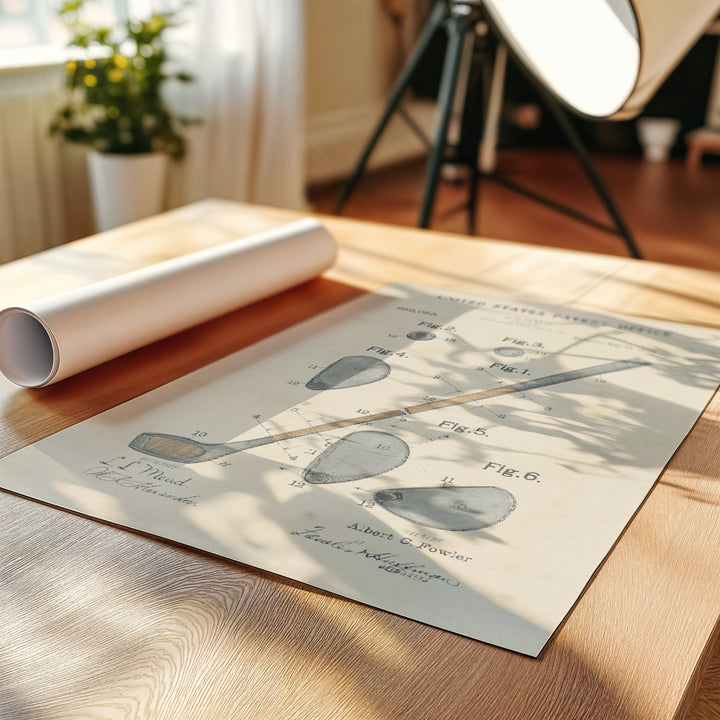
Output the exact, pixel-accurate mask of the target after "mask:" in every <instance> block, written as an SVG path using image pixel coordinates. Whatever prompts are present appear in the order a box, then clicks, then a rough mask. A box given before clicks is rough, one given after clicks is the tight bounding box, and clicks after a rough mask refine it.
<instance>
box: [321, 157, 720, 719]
mask: <svg viewBox="0 0 720 720" xmlns="http://www.w3.org/2000/svg"><path fill="white" fill-rule="evenodd" d="M593 159H594V162H595V164H596V167H597V170H598V172H599V173H600V175H601V177H602V178H603V180H604V181H605V184H606V185H607V187H608V189H609V190H610V193H611V194H612V196H613V198H614V200H615V203H616V205H617V206H618V208H619V210H620V212H621V214H622V216H623V218H624V220H625V222H626V223H627V225H628V226H629V228H630V230H631V232H632V234H633V236H634V238H635V241H636V243H637V245H638V247H639V248H640V251H641V253H642V255H643V257H644V258H645V259H647V260H652V261H656V262H664V263H670V264H674V265H685V266H689V267H697V268H703V269H706V270H714V271H720V163H718V162H705V164H703V165H702V166H701V168H700V169H699V171H698V172H695V173H693V172H690V171H688V169H687V168H686V167H685V163H684V161H683V160H682V159H680V158H673V159H671V160H670V161H669V162H667V163H648V162H644V161H643V160H642V159H640V158H636V157H629V156H621V155H603V156H596V157H594V158H593ZM498 170H499V171H500V172H501V173H502V174H504V175H506V176H507V177H509V178H511V179H512V180H513V181H515V182H517V183H519V184H522V185H524V186H526V187H528V188H531V189H532V190H534V191H536V192H540V193H542V194H544V195H548V196H550V197H552V198H554V199H556V200H558V201H560V202H562V203H563V204H566V205H569V206H570V207H573V208H575V209H576V210H579V211H581V212H583V213H586V214H589V215H591V216H593V217H595V218H597V219H598V220H600V221H601V222H607V216H606V215H605V214H604V210H603V207H602V205H601V203H600V201H599V200H598V198H597V196H596V194H595V192H594V190H593V189H592V187H591V186H590V184H589V182H588V181H587V179H586V178H585V176H584V175H583V173H582V171H581V169H580V167H579V165H578V164H577V161H576V160H575V158H574V157H573V156H572V154H571V153H569V152H567V151H564V150H544V149H543V150H529V149H523V150H501V151H500V153H499V164H498ZM424 172H425V161H424V160H417V161H412V162H408V163H404V164H402V165H398V166H395V167H392V168H388V169H384V170H379V171H375V172H373V173H368V174H366V175H365V176H364V177H363V178H362V180H361V182H360V184H359V185H358V187H357V189H356V190H355V192H354V193H353V195H352V196H351V197H350V199H349V201H348V202H347V204H346V206H345V208H344V210H343V213H342V214H343V216H345V217H350V218H356V219H360V220H369V221H376V222H383V223H389V224H393V225H405V226H410V227H414V226H416V225H417V218H418V209H419V206H420V202H421V198H422V191H423V185H424ZM340 186H341V183H328V184H326V185H323V186H318V187H312V188H310V192H309V198H310V202H311V205H312V209H313V210H314V211H315V212H321V213H329V214H332V213H333V212H334V207H335V203H336V202H337V198H338V194H339V190H340ZM466 202H467V187H466V184H464V183H456V184H454V183H452V182H447V181H444V182H442V183H441V184H440V187H439V189H438V193H437V196H436V205H435V213H434V215H433V222H432V228H433V229H435V230H443V231H447V232H458V233H465V232H467V220H466V215H465V213H464V211H463V210H461V209H458V208H459V207H460V206H461V205H462V204H464V203H466ZM476 234H477V235H484V236H486V237H493V238H498V239H502V240H510V241H517V242H525V243H532V244H538V245H546V246H551V247H559V248H569V249H574V250H582V251H586V252H594V253H604V254H608V255H625V254H627V251H626V248H625V245H624V244H623V241H622V240H621V239H620V238H619V237H618V236H616V235H613V234H609V233H606V232H604V231H601V230H597V229H595V228H592V227H590V226H588V225H585V224H583V223H579V222H577V221H576V220H574V219H572V218H569V217H567V216H565V215H562V214H560V213H557V212H556V211H554V210H551V209H549V208H547V207H544V206H542V205H540V204H537V203H535V202H534V201H532V200H529V199H526V198H524V197H522V196H520V195H518V194H517V193H514V192H512V191H510V190H508V189H506V188H503V187H502V186H499V185H497V184H496V183H494V182H489V181H484V182H482V184H481V188H480V194H479V203H478V225H477V232H476ZM718 301H719V302H720V288H719V289H718ZM687 720H720V640H718V642H716V644H715V647H714V651H713V652H712V655H711V658H710V660H709V664H708V667H707V670H706V672H705V674H704V676H703V677H702V678H699V686H698V688H697V692H696V694H695V699H694V702H693V704H692V707H691V709H690V712H689V714H688V715H687Z"/></svg>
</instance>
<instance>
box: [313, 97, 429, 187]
mask: <svg viewBox="0 0 720 720" xmlns="http://www.w3.org/2000/svg"><path fill="white" fill-rule="evenodd" d="M403 109H404V110H405V111H406V112H407V113H408V114H409V115H410V116H411V117H412V118H413V120H414V121H415V122H416V123H417V124H418V126H419V127H420V128H422V130H423V132H424V133H425V134H426V135H427V136H428V137H432V135H433V132H434V128H435V115H436V105H435V103H434V102H433V101H426V100H409V101H407V102H405V103H403ZM383 110H384V105H383V104H382V103H372V104H367V105H361V106H357V107H352V108H343V109H342V110H335V111H332V112H328V113H323V114H322V115H316V116H314V117H309V118H308V119H307V120H306V160H307V181H308V183H309V184H317V183H323V182H328V181H332V180H337V179H341V178H344V177H347V175H349V174H350V173H351V172H352V171H353V170H354V168H355V166H356V164H357V162H358V159H359V157H360V153H361V152H362V151H363V149H364V148H365V145H366V144H367V142H368V139H369V138H370V136H371V134H372V133H373V131H374V130H375V126H376V124H377V122H378V120H379V119H380V117H381V115H382V113H383ZM426 152H427V148H426V146H425V144H424V143H423V142H422V141H421V140H420V138H418V137H417V135H416V134H415V133H414V132H413V131H412V130H411V129H410V127H408V125H407V123H406V122H405V121H404V120H403V119H402V118H401V117H400V116H399V115H398V114H397V113H396V114H395V115H394V116H393V118H392V119H391V120H390V122H389V123H388V126H387V128H386V129H385V132H384V133H383V135H382V137H381V138H380V141H379V142H378V144H377V146H376V147H375V150H374V151H373V153H372V155H371V156H370V160H369V162H368V169H375V168H379V167H386V166H388V165H392V164H395V163H398V162H402V161H405V160H410V159H412V158H415V157H422V155H424V154H425V153H426Z"/></svg>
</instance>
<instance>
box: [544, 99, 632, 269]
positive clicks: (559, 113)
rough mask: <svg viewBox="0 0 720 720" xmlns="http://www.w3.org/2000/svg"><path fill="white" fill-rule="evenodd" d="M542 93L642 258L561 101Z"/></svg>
mask: <svg viewBox="0 0 720 720" xmlns="http://www.w3.org/2000/svg"><path fill="white" fill-rule="evenodd" d="M541 93H542V95H543V97H544V99H545V105H546V106H547V107H548V108H549V109H550V111H551V112H552V114H553V116H554V117H555V120H556V121H557V123H558V125H559V126H560V129H561V130H562V131H563V133H564V134H565V137H566V138H567V139H568V142H569V143H570V145H571V147H572V149H573V150H574V151H575V155H576V156H577V158H578V160H579V162H580V164H581V165H582V167H583V170H584V171H585V174H586V175H587V177H588V179H589V180H590V182H591V183H592V185H593V187H594V188H595V191H596V192H597V194H598V195H599V196H600V199H601V200H602V202H603V205H604V206H605V210H606V211H607V213H608V215H609V216H610V217H611V218H612V220H613V222H614V223H615V227H616V228H617V232H618V234H619V235H620V236H621V237H622V239H623V240H624V241H625V245H626V247H627V249H628V252H629V253H630V256H631V257H634V258H638V259H642V255H641V254H640V251H639V250H638V248H637V245H635V241H634V240H633V237H632V234H631V233H630V230H629V229H628V227H627V225H626V224H625V221H624V220H623V219H622V216H621V215H620V212H619V210H618V209H617V207H616V206H615V203H614V201H613V199H612V197H611V196H610V193H609V192H608V190H607V188H606V187H605V183H603V181H602V179H601V177H600V175H598V172H597V170H596V169H595V165H594V164H593V162H592V160H591V159H590V156H589V155H588V153H587V150H586V149H585V146H584V145H583V142H582V140H581V139H580V136H579V135H578V134H577V131H576V130H575V128H574V127H573V124H572V123H571V122H570V120H569V119H568V117H567V115H566V114H565V112H564V111H563V109H562V108H561V107H560V105H559V103H558V102H557V101H556V100H555V98H553V97H551V96H550V95H549V94H548V93H547V92H545V91H544V89H541Z"/></svg>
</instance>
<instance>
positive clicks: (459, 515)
mask: <svg viewBox="0 0 720 720" xmlns="http://www.w3.org/2000/svg"><path fill="white" fill-rule="evenodd" d="M373 499H374V500H375V502H376V503H377V504H378V505H379V506H380V507H382V508H385V510H388V511H389V512H391V513H393V514H394V515H397V516H398V517H401V518H403V520H408V521H409V522H411V523H414V524H415V525H423V526H425V527H429V528H434V529H436V530H454V531H461V530H465V531H467V530H482V529H483V528H488V527H491V526H492V525H497V524H498V523H499V522H502V521H503V520H505V518H507V516H508V515H510V513H511V512H512V511H513V510H514V509H515V507H516V506H517V502H516V500H515V497H514V495H513V494H512V493H511V492H508V491H507V490H505V489H504V488H499V487H495V486H494V485H486V486H475V487H458V486H448V487H435V488H433V487H414V488H397V489H393V490H380V491H378V492H376V493H375V495H374V496H373Z"/></svg>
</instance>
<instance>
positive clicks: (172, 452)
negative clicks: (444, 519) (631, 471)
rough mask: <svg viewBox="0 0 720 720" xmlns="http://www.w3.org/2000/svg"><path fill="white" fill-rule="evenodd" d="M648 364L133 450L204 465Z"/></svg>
mask: <svg viewBox="0 0 720 720" xmlns="http://www.w3.org/2000/svg"><path fill="white" fill-rule="evenodd" d="M649 364H650V363H649V362H647V361H645V360H618V361H615V362H608V363H602V364H600V365H592V366H591V367H587V368H581V369H579V370H569V371H565V372H560V373H555V374H553V375H546V376H544V377H539V378H535V379H533V380H523V381H522V382H518V383H514V384H512V385H501V386H499V387H495V388H490V389H488V390H478V391H476V392H471V393H466V394H464V395H457V396H455V397H449V398H443V399H438V400H432V401H431V402H425V403H420V404H418V405H409V406H407V407H404V408H398V409H396V410H386V411H384V412H379V413H373V414H368V415H359V416H357V417H351V418H345V419H343V420H333V421H331V422H327V423H322V424H320V425H309V426H307V427H304V428H300V429H297V430H288V431H286V432H281V433H277V434H275V435H266V436H264V437H261V438H252V439H250V440H241V441H238V442H233V443H203V442H199V441H197V440H195V439H193V438H186V437H182V436H179V435H168V434H165V433H141V434H140V435H138V436H137V437H136V438H135V439H134V440H133V441H132V442H131V443H130V447H131V448H133V449H134V450H139V451H140V452H143V453H145V454H147V455H153V456H155V457H158V458H162V459H163V460H172V461H174V462H181V463H189V462H205V461H207V460H216V459H217V458H220V457H224V456H225V455H230V454H231V453H236V452H242V451H243V450H250V449H251V448H255V447H260V446H262V445H269V444H270V443H274V442H279V441H281V440H291V439H294V438H297V437H303V436H304V435H312V434H316V433H322V432H325V431H327V430H337V429H339V428H344V427H349V426H352V425H365V424H367V423H372V422H375V421H377V420H386V419H388V418H394V417H402V416H403V415H414V414H416V413H420V412H425V411H427V410H438V409H440V408H446V407H452V406H454V405H462V404H465V403H469V402H473V401H475V400H485V399H488V398H495V397H499V396H501V395H509V394H511V393H522V392H527V391H529V390H536V389H538V388H542V387H548V386H550V385H558V384H560V383H567V382H571V381H572V380H580V379H583V378H588V377H597V376H598V375H605V374H607V373H611V372H619V371H620V370H629V369H630V368H636V367H640V366H643V365H649Z"/></svg>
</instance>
